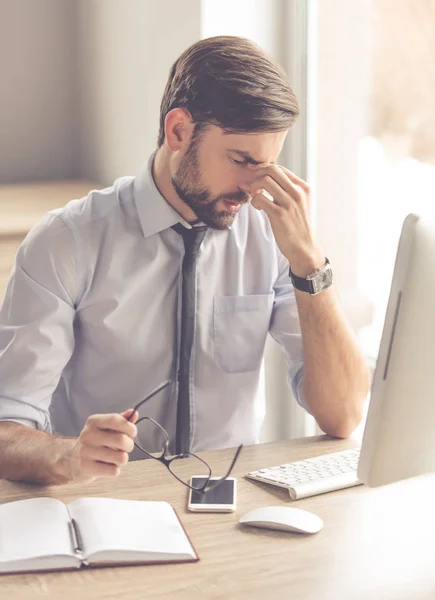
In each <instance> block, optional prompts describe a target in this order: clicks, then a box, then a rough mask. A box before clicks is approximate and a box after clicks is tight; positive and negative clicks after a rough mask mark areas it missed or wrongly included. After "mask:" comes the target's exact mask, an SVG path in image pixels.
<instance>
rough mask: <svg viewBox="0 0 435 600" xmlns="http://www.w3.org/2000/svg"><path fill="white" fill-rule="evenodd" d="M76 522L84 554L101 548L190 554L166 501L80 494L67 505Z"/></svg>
mask: <svg viewBox="0 0 435 600" xmlns="http://www.w3.org/2000/svg"><path fill="white" fill-rule="evenodd" d="M68 509H69V512H70V514H71V516H72V517H73V518H74V519H75V520H76V521H77V522H78V523H79V526H80V533H81V535H82V538H83V546H84V549H85V554H86V555H87V556H90V555H92V554H94V553H96V552H101V551H104V550H115V551H121V552H122V551H132V552H137V551H139V552H152V553H160V552H162V553H168V554H174V553H180V554H192V553H193V550H192V546H191V544H190V542H189V540H188V539H187V537H186V534H185V533H184V530H183V528H182V527H181V525H180V522H179V520H178V517H177V516H176V514H175V512H174V509H173V508H172V506H171V505H170V504H168V503H167V502H141V501H138V500H115V499H111V498H82V499H80V500H75V501H74V502H71V503H70V504H69V505H68Z"/></svg>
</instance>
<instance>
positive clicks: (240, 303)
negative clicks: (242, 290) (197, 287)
mask: <svg viewBox="0 0 435 600" xmlns="http://www.w3.org/2000/svg"><path fill="white" fill-rule="evenodd" d="M273 299H274V292H271V293H269V294H256V295H254V296H216V297H215V298H214V306H213V330H214V331H213V333H214V352H215V363H216V364H217V366H218V367H220V368H221V369H223V370H224V371H227V372H228V373H244V372H246V371H255V370H256V369H258V368H259V366H260V364H261V359H262V358H263V353H264V346H265V343H266V337H267V333H268V331H269V322H270V317H271V314H272V306H273Z"/></svg>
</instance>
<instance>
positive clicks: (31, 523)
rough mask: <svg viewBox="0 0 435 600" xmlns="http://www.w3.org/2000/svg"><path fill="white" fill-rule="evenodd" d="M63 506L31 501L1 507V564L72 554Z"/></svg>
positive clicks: (47, 499) (47, 501)
mask: <svg viewBox="0 0 435 600" xmlns="http://www.w3.org/2000/svg"><path fill="white" fill-rule="evenodd" d="M68 521H69V517H68V511H67V510H66V508H65V505H64V504H63V503H62V502H59V501H58V500H54V499H52V498H32V499H30V500H19V501H17V502H10V503H7V504H1V505H0V561H6V560H8V561H12V560H24V559H29V558H34V557H37V556H39V557H41V556H54V555H69V556H71V555H72V554H73V551H72V544H71V537H70V532H69V529H68Z"/></svg>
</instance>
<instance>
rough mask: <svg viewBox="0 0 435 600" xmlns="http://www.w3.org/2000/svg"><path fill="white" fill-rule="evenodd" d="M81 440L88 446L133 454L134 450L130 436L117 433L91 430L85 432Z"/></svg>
mask: <svg viewBox="0 0 435 600" xmlns="http://www.w3.org/2000/svg"><path fill="white" fill-rule="evenodd" d="M80 438H81V441H82V443H83V444H86V445H87V446H96V447H98V446H106V447H107V448H112V449H113V450H120V451H121V452H131V451H132V450H133V448H134V442H133V440H132V439H131V437H130V436H128V435H126V434H125V433H119V432H116V431H103V430H101V429H92V428H89V429H85V430H83V432H82V434H81V436H80Z"/></svg>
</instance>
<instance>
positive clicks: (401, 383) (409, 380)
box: [358, 214, 435, 486]
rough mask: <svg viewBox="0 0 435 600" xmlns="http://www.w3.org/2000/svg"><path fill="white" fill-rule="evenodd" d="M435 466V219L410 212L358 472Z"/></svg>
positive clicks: (377, 475) (382, 478) (395, 474)
mask: <svg viewBox="0 0 435 600" xmlns="http://www.w3.org/2000/svg"><path fill="white" fill-rule="evenodd" d="M429 472H435V220H432V219H429V218H423V217H418V216H417V215H413V214H411V215H408V216H407V217H406V219H405V221H404V223H403V228H402V233H401V236H400V241H399V246H398V250H397V255H396V263H395V268H394V274H393V279H392V283H391V289H390V297H389V301H388V308H387V313H386V317H385V322H384V329H383V333H382V339H381V344H380V349H379V355H378V361H377V365H376V369H375V373H374V377H373V383H372V389H371V399H370V405H369V411H368V415H367V422H366V426H365V430H364V435H363V441H362V447H361V454H360V459H359V464H358V478H359V479H360V481H361V482H362V483H366V484H367V485H369V486H378V485H383V484H387V483H391V482H393V481H398V480H400V479H407V478H408V477H414V476H416V475H421V474H424V473H429Z"/></svg>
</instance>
